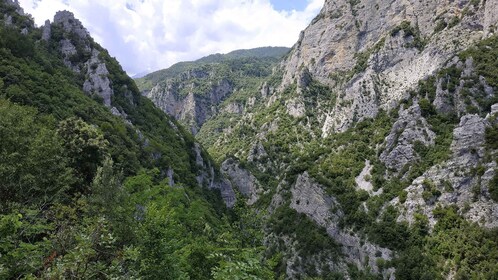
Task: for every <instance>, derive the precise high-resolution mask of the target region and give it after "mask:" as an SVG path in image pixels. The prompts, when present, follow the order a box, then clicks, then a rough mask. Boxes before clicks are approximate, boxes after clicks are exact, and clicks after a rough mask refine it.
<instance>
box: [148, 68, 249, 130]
mask: <svg viewBox="0 0 498 280" xmlns="http://www.w3.org/2000/svg"><path fill="white" fill-rule="evenodd" d="M209 77H210V75H209V73H206V72H202V71H189V72H187V73H185V74H184V75H182V77H181V80H180V81H169V82H167V83H166V86H162V85H156V86H155V87H153V88H152V89H151V90H150V91H148V92H145V93H144V95H145V96H146V97H148V98H149V99H151V100H152V102H154V104H156V106H158V107H159V108H161V109H162V110H163V111H164V112H166V113H167V114H169V115H171V116H173V117H174V118H176V119H177V120H179V121H181V122H182V123H183V124H186V125H187V126H188V127H190V130H191V132H192V133H193V134H194V135H195V134H197V132H198V131H199V129H200V127H201V126H202V125H203V124H204V123H205V122H206V120H208V119H209V118H210V117H212V116H213V115H215V114H216V113H217V112H218V110H219V109H218V105H219V104H220V103H221V102H222V101H223V100H224V99H225V98H226V97H227V96H228V95H230V94H231V93H232V92H233V87H232V85H231V84H230V83H229V81H227V80H225V79H222V80H220V81H219V82H217V83H216V84H214V85H212V86H211V87H210V89H209V90H207V91H206V92H202V93H194V92H193V91H189V92H188V93H187V95H182V94H181V91H182V90H183V91H185V88H188V87H189V85H188V83H189V81H190V79H192V78H195V79H208V78H209ZM206 82H207V81H206ZM191 86H192V87H193V85H191ZM225 110H228V111H233V113H241V111H242V110H243V109H242V108H241V107H240V105H238V104H235V103H234V104H233V105H229V106H228V107H227V108H226V109H225Z"/></svg>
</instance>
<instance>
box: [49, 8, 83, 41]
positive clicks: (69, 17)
mask: <svg viewBox="0 0 498 280" xmlns="http://www.w3.org/2000/svg"><path fill="white" fill-rule="evenodd" d="M54 24H58V25H61V26H62V28H63V29H64V31H65V32H73V33H74V34H76V35H78V37H79V38H81V39H87V38H89V37H90V34H89V33H88V31H87V30H86V29H85V27H83V24H81V22H80V21H79V20H78V19H76V18H75V17H74V14H73V13H71V12H69V11H59V12H57V13H56V14H55V16H54Z"/></svg>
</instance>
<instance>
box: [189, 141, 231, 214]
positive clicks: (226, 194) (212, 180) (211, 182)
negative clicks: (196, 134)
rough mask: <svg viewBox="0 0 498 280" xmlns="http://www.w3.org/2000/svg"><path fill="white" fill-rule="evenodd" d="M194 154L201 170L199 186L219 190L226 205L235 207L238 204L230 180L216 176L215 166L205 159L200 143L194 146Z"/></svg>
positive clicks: (198, 177) (198, 179) (198, 180)
mask: <svg viewBox="0 0 498 280" xmlns="http://www.w3.org/2000/svg"><path fill="white" fill-rule="evenodd" d="M194 152H195V156H196V157H195V158H196V159H195V161H196V164H197V167H198V168H199V169H200V170H201V171H200V174H199V175H197V178H196V179H197V183H198V184H199V186H204V187H207V188H209V189H217V190H219V191H220V193H221V198H222V199H223V201H224V202H225V205H226V206H227V207H230V208H231V207H233V206H234V205H235V202H236V196H235V192H234V190H233V188H232V183H231V182H230V181H229V180H228V179H226V178H223V177H219V176H217V175H216V172H215V169H214V166H213V164H212V163H211V162H210V161H209V160H208V159H205V157H204V156H203V152H202V148H201V146H200V145H199V144H198V143H195V145H194Z"/></svg>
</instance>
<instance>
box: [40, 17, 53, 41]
mask: <svg viewBox="0 0 498 280" xmlns="http://www.w3.org/2000/svg"><path fill="white" fill-rule="evenodd" d="M51 36H52V25H51V24H50V20H46V21H45V25H43V27H42V40H44V41H48V40H50V37H51Z"/></svg>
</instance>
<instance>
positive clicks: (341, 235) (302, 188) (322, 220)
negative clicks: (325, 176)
mask: <svg viewBox="0 0 498 280" xmlns="http://www.w3.org/2000/svg"><path fill="white" fill-rule="evenodd" d="M291 193H292V200H291V204H290V207H291V208H293V209H294V210H296V211H297V212H299V213H303V214H306V215H307V216H308V217H309V218H311V219H312V220H313V221H315V222H316V223H317V224H318V225H320V226H322V227H325V228H326V229H327V233H328V235H329V236H330V237H331V238H333V239H334V240H335V241H336V242H337V243H339V244H341V245H342V251H343V254H344V255H345V258H346V260H347V261H348V262H349V263H354V264H356V265H357V266H358V267H359V268H361V269H365V268H366V267H370V268H372V270H373V271H375V272H378V267H377V259H378V258H383V259H385V260H390V259H391V258H392V252H391V250H389V249H386V248H381V247H379V246H376V245H374V244H371V243H369V242H368V241H364V240H362V239H361V238H360V237H358V236H356V235H354V234H351V233H349V232H346V231H344V230H343V229H341V228H339V219H340V217H341V216H342V215H343V214H342V213H341V211H340V210H333V209H340V206H339V204H338V202H337V201H336V200H335V199H334V198H333V197H329V196H327V195H325V193H324V191H323V187H322V186H320V185H319V184H317V183H316V182H314V181H313V179H312V178H311V177H310V176H309V175H308V173H306V172H305V173H303V174H301V175H299V177H298V178H297V180H296V184H295V185H294V186H293V187H292V189H291ZM333 211H335V212H333ZM391 273H392V271H391Z"/></svg>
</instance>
